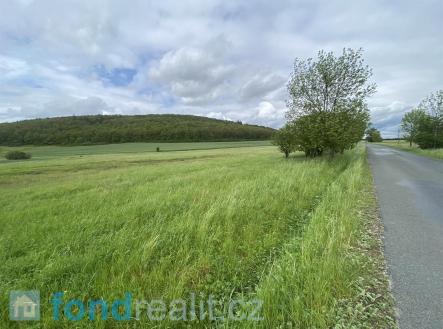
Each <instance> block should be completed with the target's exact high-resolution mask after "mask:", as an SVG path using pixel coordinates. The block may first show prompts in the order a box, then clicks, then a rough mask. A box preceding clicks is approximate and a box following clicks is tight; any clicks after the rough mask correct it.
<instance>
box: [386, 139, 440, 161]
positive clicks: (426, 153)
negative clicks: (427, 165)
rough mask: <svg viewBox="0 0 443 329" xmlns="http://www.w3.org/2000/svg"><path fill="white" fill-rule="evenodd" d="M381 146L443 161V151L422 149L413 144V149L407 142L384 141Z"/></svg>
mask: <svg viewBox="0 0 443 329" xmlns="http://www.w3.org/2000/svg"><path fill="white" fill-rule="evenodd" d="M381 144H383V145H387V146H391V147H395V148H397V149H400V150H403V151H408V152H413V153H415V154H418V155H423V156H427V157H431V158H436V159H443V149H435V150H433V149H426V150H422V149H420V148H419V147H418V146H417V145H416V144H413V145H412V147H410V146H409V142H407V141H384V142H382V143H381Z"/></svg>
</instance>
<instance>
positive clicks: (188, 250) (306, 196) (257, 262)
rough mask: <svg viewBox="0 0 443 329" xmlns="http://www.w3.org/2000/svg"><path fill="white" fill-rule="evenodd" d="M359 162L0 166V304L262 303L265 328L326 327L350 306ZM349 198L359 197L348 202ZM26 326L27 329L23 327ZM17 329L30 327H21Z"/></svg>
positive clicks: (242, 152)
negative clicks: (21, 296) (127, 298)
mask: <svg viewBox="0 0 443 329" xmlns="http://www.w3.org/2000/svg"><path fill="white" fill-rule="evenodd" d="M363 158H364V154H363V151H362V150H361V149H360V150H358V151H352V152H349V153H348V154H346V155H344V156H340V157H337V159H335V160H333V161H329V160H326V159H316V160H311V161H310V160H305V159H304V158H303V157H302V156H295V157H293V158H291V159H289V160H285V159H283V158H282V157H281V156H280V154H278V152H277V151H276V150H275V149H274V148H272V147H248V148H236V149H225V150H200V151H189V152H168V153H161V152H159V153H157V152H154V153H144V154H132V155H127V154H126V155H120V154H108V155H91V156H88V157H83V158H71V157H65V158H63V157H58V158H56V159H47V160H39V161H34V162H30V163H23V164H22V163H20V164H19V165H15V166H13V165H11V164H6V163H3V164H1V165H0V186H1V190H0V206H1V209H2V212H1V215H0V230H1V231H0V232H1V233H0V291H1V292H2V294H1V295H0V296H1V297H0V298H1V299H0V303H1V305H2V306H3V307H2V308H1V319H2V322H3V323H2V328H3V327H11V328H18V327H21V325H20V324H19V323H17V322H8V321H7V320H6V319H7V318H8V314H7V311H8V310H7V307H4V306H6V305H7V294H6V293H5V292H8V291H10V290H17V289H24V290H26V289H38V290H40V293H41V296H42V320H41V321H40V322H38V323H37V324H35V327H36V328H71V327H72V326H73V325H74V324H73V323H72V322H69V321H67V320H66V319H63V317H62V320H61V321H53V320H52V309H51V305H50V303H49V298H50V296H51V293H52V292H55V291H64V292H65V297H66V298H77V299H81V300H87V299H99V298H104V299H106V300H115V299H119V298H122V296H123V294H124V292H131V293H132V294H133V297H134V298H135V299H136V298H140V299H147V300H150V299H156V298H163V299H165V300H171V299H173V298H187V297H188V295H189V293H190V292H196V293H202V294H205V295H208V294H212V295H214V296H215V297H216V298H218V299H219V300H226V299H228V298H229V297H230V296H245V297H248V298H254V297H260V298H263V299H264V301H265V304H264V314H263V315H264V316H265V320H264V321H263V322H262V323H261V324H260V323H259V324H257V323H254V324H253V326H256V325H263V326H264V327H267V328H271V327H278V326H280V325H284V324H286V323H287V322H290V323H293V324H294V325H299V326H301V327H302V328H326V327H329V326H330V325H331V323H332V322H331V321H332V319H333V316H334V310H335V309H336V307H335V305H336V304H335V303H336V302H337V298H346V297H349V296H351V295H352V289H351V288H350V286H351V285H352V284H353V283H354V280H355V279H356V278H355V275H356V273H358V270H357V267H358V266H359V263H358V262H356V261H355V259H354V258H352V257H347V255H348V253H347V252H348V251H349V250H350V248H352V246H353V245H354V242H355V240H356V239H357V236H358V235H355V234H356V232H358V228H359V227H360V226H359V225H360V224H359V223H360V222H359V221H358V220H357V219H356V217H355V213H356V211H357V210H356V209H357V208H358V203H356V200H358V199H359V198H358V193H360V192H361V189H362V188H363V187H364V186H365V185H366V184H369V182H368V181H367V179H365V178H364V177H363V176H364V170H363V168H364V160H363ZM356 195H357V197H356ZM31 325H32V324H31ZM248 325H250V324H248V323H243V322H242V323H210V322H208V321H203V322H195V321H194V322H190V323H170V322H167V321H164V322H161V323H146V322H143V321H141V322H140V323H136V322H134V321H130V322H123V323H122V322H116V321H113V320H108V321H95V322H92V321H88V320H81V321H78V322H76V323H75V327H76V328H133V327H134V326H135V327H137V326H140V327H147V328H149V327H154V326H155V327H173V328H178V327H186V326H191V327H214V326H224V327H236V326H248ZM28 327H29V326H28Z"/></svg>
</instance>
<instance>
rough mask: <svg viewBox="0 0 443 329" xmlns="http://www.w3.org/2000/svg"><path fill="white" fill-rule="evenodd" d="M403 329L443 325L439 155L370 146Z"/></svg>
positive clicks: (442, 191) (442, 187)
mask: <svg viewBox="0 0 443 329" xmlns="http://www.w3.org/2000/svg"><path fill="white" fill-rule="evenodd" d="M368 155H369V163H370V165H371V168H372V172H373V175H374V181H375V187H376V191H377V197H378V201H379V205H380V210H381V215H382V219H383V223H384V227H385V232H384V244H385V257H386V259H387V263H388V270H389V273H390V276H391V279H392V291H393V294H394V297H395V299H396V304H397V305H396V307H397V312H398V316H399V323H400V328H401V329H409V328H411V329H427V328H436V329H437V328H438V329H442V328H443V160H434V159H430V158H425V157H421V156H418V155H415V154H412V153H409V152H404V151H399V150H396V149H393V148H390V147H386V146H382V145H368Z"/></svg>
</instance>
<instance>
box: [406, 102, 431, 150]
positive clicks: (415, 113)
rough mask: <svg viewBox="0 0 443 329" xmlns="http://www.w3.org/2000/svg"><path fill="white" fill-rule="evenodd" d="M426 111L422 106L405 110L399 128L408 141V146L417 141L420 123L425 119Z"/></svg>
mask: <svg viewBox="0 0 443 329" xmlns="http://www.w3.org/2000/svg"><path fill="white" fill-rule="evenodd" d="M425 117H426V112H425V111H424V110H423V109H422V108H416V109H413V110H412V111H410V112H407V113H406V114H405V115H404V116H403V119H402V120H401V129H402V130H403V132H404V138H405V139H406V140H407V141H409V146H410V147H412V143H415V142H416V141H417V135H418V134H419V128H420V125H421V124H422V123H423V120H425Z"/></svg>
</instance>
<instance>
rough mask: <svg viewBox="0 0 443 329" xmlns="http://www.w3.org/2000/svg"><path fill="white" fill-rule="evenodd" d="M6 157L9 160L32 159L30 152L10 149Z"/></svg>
mask: <svg viewBox="0 0 443 329" xmlns="http://www.w3.org/2000/svg"><path fill="white" fill-rule="evenodd" d="M5 158H6V159H8V160H24V159H31V154H30V153H25V152H21V151H9V152H8V153H6V154H5Z"/></svg>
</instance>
